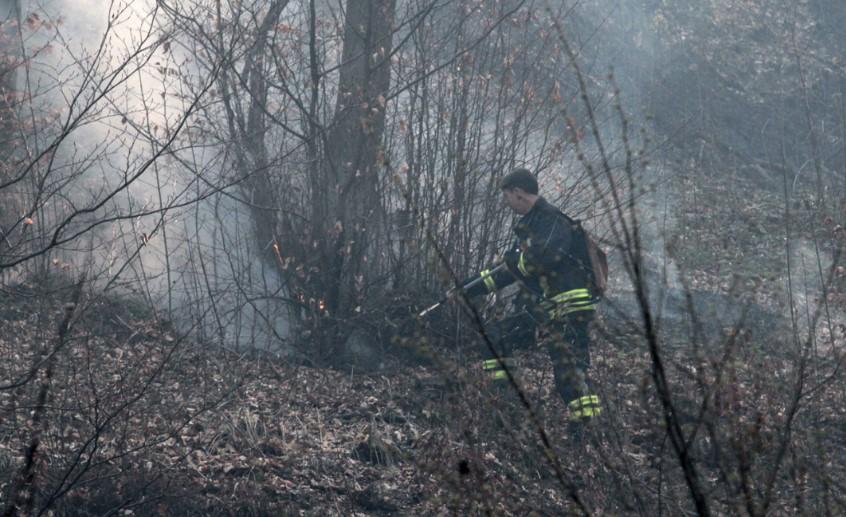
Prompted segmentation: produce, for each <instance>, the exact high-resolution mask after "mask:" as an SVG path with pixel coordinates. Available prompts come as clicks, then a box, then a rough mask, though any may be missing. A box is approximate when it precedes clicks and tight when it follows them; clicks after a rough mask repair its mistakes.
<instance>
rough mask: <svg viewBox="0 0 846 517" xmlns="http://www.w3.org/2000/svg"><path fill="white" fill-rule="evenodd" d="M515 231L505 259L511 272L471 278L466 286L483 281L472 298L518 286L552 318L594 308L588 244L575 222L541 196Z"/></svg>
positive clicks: (486, 272)
mask: <svg viewBox="0 0 846 517" xmlns="http://www.w3.org/2000/svg"><path fill="white" fill-rule="evenodd" d="M514 233H515V234H516V235H517V240H516V242H515V243H514V246H513V247H512V248H511V249H510V250H508V251H507V252H506V253H505V256H504V260H505V263H506V265H507V266H508V267H507V269H500V270H498V271H496V272H493V273H491V271H490V270H489V269H485V270H482V271H480V272H479V274H478V275H475V276H473V277H471V278H469V279H468V280H467V281H466V282H465V285H466V284H467V283H469V282H471V281H473V280H475V279H477V278H480V277H481V278H482V280H483V281H482V282H479V283H478V284H476V285H474V286H473V287H471V288H469V289H468V290H467V295H468V296H471V297H472V296H478V295H481V294H485V293H486V292H493V291H497V290H499V289H502V288H504V287H506V286H508V285H511V284H513V283H514V282H520V284H521V286H522V287H523V288H524V289H526V290H527V291H529V292H530V293H532V295H534V296H535V297H536V301H537V303H538V304H539V305H540V307H541V308H543V310H544V311H545V312H546V313H547V315H548V316H549V317H551V318H552V319H557V318H559V317H561V316H564V315H566V314H570V313H572V312H577V311H586V310H594V309H595V308H596V302H597V299H596V297H595V296H594V293H591V291H590V286H591V285H592V281H591V280H592V276H591V275H592V269H591V265H590V264H591V263H590V258H589V256H588V252H587V244H586V242H585V238H584V233H583V231H582V230H581V229H580V228H579V226H578V223H577V222H576V221H574V220H572V219H570V218H569V217H567V216H566V215H564V214H563V213H562V212H561V211H560V210H558V208H556V207H554V206H553V205H551V204H549V203H548V202H547V201H546V200H545V199H544V198H542V197H540V198H538V200H537V201H536V202H535V205H534V206H533V207H532V209H531V210H530V211H529V213H527V214H526V215H524V216H523V217H522V218H520V220H519V221H518V222H517V224H516V225H515V226H514Z"/></svg>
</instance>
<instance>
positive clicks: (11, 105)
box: [0, 0, 20, 254]
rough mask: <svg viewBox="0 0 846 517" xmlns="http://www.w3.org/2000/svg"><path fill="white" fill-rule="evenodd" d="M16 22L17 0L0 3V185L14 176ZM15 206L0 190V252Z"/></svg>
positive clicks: (9, 195)
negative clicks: (0, 28)
mask: <svg viewBox="0 0 846 517" xmlns="http://www.w3.org/2000/svg"><path fill="white" fill-rule="evenodd" d="M19 22H20V2H19V0H0V27H2V30H0V185H4V184H5V183H7V182H8V181H9V180H10V179H11V178H12V176H13V174H14V172H13V170H12V169H13V166H12V162H13V160H12V157H13V154H14V149H15V145H14V137H15V134H16V132H15V104H16V100H15V93H16V91H17V83H18V65H19V64H18V58H19V56H20V39H19V38H18V23H19ZM17 204H18V199H16V197H15V196H14V195H13V193H12V192H10V189H8V188H6V189H1V188H0V250H3V249H4V248H5V247H6V246H7V244H8V243H9V239H8V236H7V235H6V231H7V230H8V228H9V227H10V226H11V225H12V224H13V223H14V221H15V218H16V216H17V213H16V212H17V210H16V209H15V207H16V206H17ZM0 254H1V253H0Z"/></svg>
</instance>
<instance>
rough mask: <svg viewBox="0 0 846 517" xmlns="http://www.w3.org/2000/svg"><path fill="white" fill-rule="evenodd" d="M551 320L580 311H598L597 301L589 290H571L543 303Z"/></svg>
mask: <svg viewBox="0 0 846 517" xmlns="http://www.w3.org/2000/svg"><path fill="white" fill-rule="evenodd" d="M543 306H544V308H545V309H546V310H547V313H548V314H549V318H550V319H553V320H555V319H559V318H561V317H562V316H565V315H567V314H572V313H574V312H579V311H593V310H596V300H595V299H594V298H593V297H592V296H591V295H590V291H589V290H588V289H587V288H579V289H571V290H569V291H564V292H563V293H558V294H556V295H555V296H552V297H550V298H549V299H548V300H546V301H544V303H543Z"/></svg>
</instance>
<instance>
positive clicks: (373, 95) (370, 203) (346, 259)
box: [316, 0, 396, 318]
mask: <svg viewBox="0 0 846 517" xmlns="http://www.w3.org/2000/svg"><path fill="white" fill-rule="evenodd" d="M395 6H396V0H349V1H348V2H347V13H346V21H345V28H344V49H343V54H342V59H343V61H342V64H341V68H340V78H339V84H338V99H337V102H336V106H335V115H334V119H333V124H332V127H331V128H330V130H329V132H328V134H327V139H328V140H327V142H326V148H327V149H326V154H327V156H326V158H327V165H326V167H325V173H324V174H325V177H326V179H327V180H328V181H326V183H325V185H326V186H327V189H329V191H328V192H327V196H328V204H327V206H326V209H327V210H326V213H327V214H331V216H332V217H331V218H328V219H324V220H323V221H316V222H317V223H318V224H322V225H323V228H324V231H325V232H326V233H327V234H329V235H335V238H334V239H332V241H330V242H331V247H330V248H329V249H328V250H326V251H327V252H328V253H329V256H328V257H327V258H328V259H329V263H330V264H331V268H330V271H329V273H330V275H329V278H328V279H329V282H330V283H329V285H328V286H327V288H328V289H327V294H328V296H327V299H326V302H327V307H328V309H329V310H330V311H331V312H332V314H333V315H335V316H336V317H340V318H344V317H346V316H349V315H351V314H353V311H354V310H355V308H356V307H357V306H358V305H359V304H360V303H361V302H362V301H363V300H362V296H363V292H362V279H363V277H364V275H366V268H367V262H368V260H369V259H370V258H372V253H371V252H372V251H373V250H370V249H369V241H370V238H369V235H370V234H371V233H372V232H376V231H378V229H379V228H380V222H381V212H380V208H379V207H380V206H381V200H380V193H379V190H378V174H379V170H380V169H381V167H382V161H383V160H382V136H383V133H384V129H385V97H386V96H387V93H388V88H389V86H390V80H391V67H390V50H391V40H392V33H393V19H394V8H395Z"/></svg>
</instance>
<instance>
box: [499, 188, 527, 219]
mask: <svg viewBox="0 0 846 517" xmlns="http://www.w3.org/2000/svg"><path fill="white" fill-rule="evenodd" d="M502 202H503V203H505V205H506V206H507V207H508V208H510V209H511V210H514V211H515V212H517V213H518V214H520V215H525V214H527V213H529V210H530V209H531V208H532V207H531V204H530V203H529V202H528V199H526V196H525V195H524V193H523V189H519V188H513V189H509V188H507V189H502Z"/></svg>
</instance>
